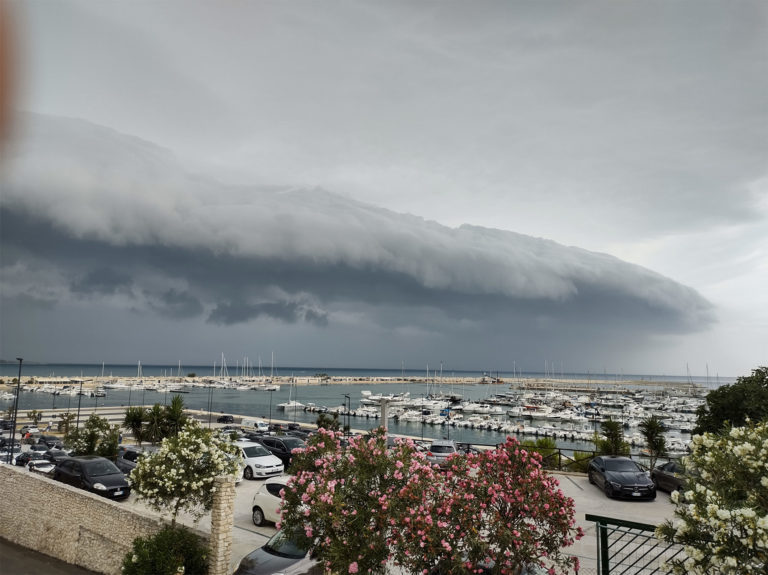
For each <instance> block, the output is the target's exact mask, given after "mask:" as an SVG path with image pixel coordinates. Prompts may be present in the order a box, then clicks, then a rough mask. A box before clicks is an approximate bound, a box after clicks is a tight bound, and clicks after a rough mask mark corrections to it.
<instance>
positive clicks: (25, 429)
mask: <svg viewBox="0 0 768 575" xmlns="http://www.w3.org/2000/svg"><path fill="white" fill-rule="evenodd" d="M19 433H21V436H22V437H24V436H25V435H27V433H29V434H30V435H32V434H33V433H40V430H39V429H38V428H37V426H36V425H22V426H21V429H20V430H19Z"/></svg>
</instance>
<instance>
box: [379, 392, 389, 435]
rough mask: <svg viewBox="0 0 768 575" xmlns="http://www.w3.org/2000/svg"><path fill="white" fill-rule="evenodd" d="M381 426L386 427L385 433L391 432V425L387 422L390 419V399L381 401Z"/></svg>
mask: <svg viewBox="0 0 768 575" xmlns="http://www.w3.org/2000/svg"><path fill="white" fill-rule="evenodd" d="M380 405H381V425H382V426H383V427H384V431H385V432H388V431H389V425H388V423H387V420H388V419H389V400H388V399H382V400H381V404H380Z"/></svg>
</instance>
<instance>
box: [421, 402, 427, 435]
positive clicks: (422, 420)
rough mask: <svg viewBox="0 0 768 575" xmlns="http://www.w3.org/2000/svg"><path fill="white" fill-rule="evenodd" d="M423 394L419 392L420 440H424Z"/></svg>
mask: <svg viewBox="0 0 768 575" xmlns="http://www.w3.org/2000/svg"><path fill="white" fill-rule="evenodd" d="M425 399H426V398H425V397H424V394H423V393H422V394H421V407H420V409H421V440H422V441H424V401H425Z"/></svg>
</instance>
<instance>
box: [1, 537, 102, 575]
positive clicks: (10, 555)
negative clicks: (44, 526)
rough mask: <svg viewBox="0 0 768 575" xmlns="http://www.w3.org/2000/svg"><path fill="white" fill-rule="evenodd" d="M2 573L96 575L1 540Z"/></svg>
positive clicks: (12, 574) (6, 574)
mask: <svg viewBox="0 0 768 575" xmlns="http://www.w3.org/2000/svg"><path fill="white" fill-rule="evenodd" d="M0 573H3V575H42V574H45V575H94V574H95V571H89V570H88V569H83V568H82V567H76V566H75V565H70V564H69V563H64V561H59V560H58V559H54V558H53V557H49V556H48V555H43V554H42V553H38V552H37V551H33V550H32V549H27V548H26V547H22V546H21V545H16V544H15V543H11V542H10V541H8V540H6V539H3V538H0Z"/></svg>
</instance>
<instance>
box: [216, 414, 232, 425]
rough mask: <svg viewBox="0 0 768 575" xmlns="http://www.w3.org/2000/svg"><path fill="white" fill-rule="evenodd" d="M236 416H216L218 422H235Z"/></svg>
mask: <svg viewBox="0 0 768 575" xmlns="http://www.w3.org/2000/svg"><path fill="white" fill-rule="evenodd" d="M234 422H235V418H234V417H233V416H231V415H220V416H219V417H217V418H216V423H234Z"/></svg>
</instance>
